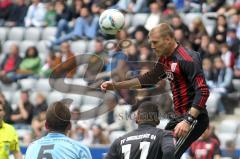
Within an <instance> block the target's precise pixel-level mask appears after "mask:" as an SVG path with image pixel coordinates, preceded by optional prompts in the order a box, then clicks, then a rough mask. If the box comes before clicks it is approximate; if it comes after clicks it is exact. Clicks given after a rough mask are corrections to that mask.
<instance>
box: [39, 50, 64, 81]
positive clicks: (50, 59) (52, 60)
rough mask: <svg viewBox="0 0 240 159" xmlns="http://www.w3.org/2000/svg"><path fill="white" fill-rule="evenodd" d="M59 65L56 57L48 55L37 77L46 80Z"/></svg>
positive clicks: (51, 54)
mask: <svg viewBox="0 0 240 159" xmlns="http://www.w3.org/2000/svg"><path fill="white" fill-rule="evenodd" d="M59 63H60V61H59V59H58V58H57V57H56V55H55V54H53V53H50V54H48V56H47V60H46V62H45V64H44V65H43V66H42V67H41V69H40V71H39V76H40V77H43V78H48V77H49V76H50V75H51V73H52V71H53V69H54V68H55V67H56V66H57V65H58V64H59Z"/></svg>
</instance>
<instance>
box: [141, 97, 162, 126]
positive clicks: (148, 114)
mask: <svg viewBox="0 0 240 159" xmlns="http://www.w3.org/2000/svg"><path fill="white" fill-rule="evenodd" d="M137 110H138V116H137V122H138V124H144V123H146V124H147V123H149V124H153V125H158V124H159V111H158V106H157V105H156V104H155V103H153V102H150V101H146V102H143V103H141V104H140V105H139V107H138V109H137Z"/></svg>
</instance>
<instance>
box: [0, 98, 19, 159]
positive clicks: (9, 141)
mask: <svg viewBox="0 0 240 159" xmlns="http://www.w3.org/2000/svg"><path fill="white" fill-rule="evenodd" d="M4 116H5V105H4V104H3V103H2V102H1V101H0V136H1V139H0V144H1V151H0V158H2V159H3V158H4V159H8V158H9V155H10V153H13V155H14V158H15V159H22V154H21V151H20V147H19V142H18V135H17V132H16V130H15V129H14V127H12V126H11V125H9V124H7V123H5V122H4Z"/></svg>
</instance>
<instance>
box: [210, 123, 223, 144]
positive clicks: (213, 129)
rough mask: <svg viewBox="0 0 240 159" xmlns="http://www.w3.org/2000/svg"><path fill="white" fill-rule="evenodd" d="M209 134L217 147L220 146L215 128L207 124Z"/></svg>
mask: <svg viewBox="0 0 240 159" xmlns="http://www.w3.org/2000/svg"><path fill="white" fill-rule="evenodd" d="M209 133H210V134H209V135H210V137H211V138H213V139H215V140H216V141H217V143H218V146H221V142H220V139H219V138H218V136H217V135H216V133H215V126H214V125H213V124H212V123H210V124H209Z"/></svg>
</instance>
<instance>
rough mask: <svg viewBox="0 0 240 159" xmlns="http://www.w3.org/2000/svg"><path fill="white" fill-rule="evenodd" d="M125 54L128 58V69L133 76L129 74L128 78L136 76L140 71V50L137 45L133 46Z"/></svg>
mask: <svg viewBox="0 0 240 159" xmlns="http://www.w3.org/2000/svg"><path fill="white" fill-rule="evenodd" d="M124 52H125V54H126V55H127V56H128V67H129V71H131V74H129V75H128V76H129V77H128V78H131V77H132V76H134V77H135V76H136V75H137V74H138V70H139V63H137V62H138V61H139V50H138V49H137V46H136V45H135V44H131V45H130V46H129V47H128V48H126V49H125V50H124Z"/></svg>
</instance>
